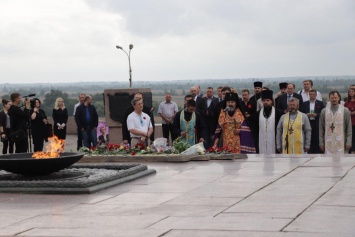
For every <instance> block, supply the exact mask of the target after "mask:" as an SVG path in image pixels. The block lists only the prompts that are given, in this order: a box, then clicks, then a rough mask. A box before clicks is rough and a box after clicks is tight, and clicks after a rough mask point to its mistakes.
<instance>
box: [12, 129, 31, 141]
mask: <svg viewBox="0 0 355 237" xmlns="http://www.w3.org/2000/svg"><path fill="white" fill-rule="evenodd" d="M26 138H27V133H26V131H25V130H23V129H22V128H19V129H17V130H15V131H13V132H12V133H10V134H9V139H11V140H12V141H13V142H19V141H22V140H24V139H26Z"/></svg>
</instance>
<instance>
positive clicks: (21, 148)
mask: <svg viewBox="0 0 355 237" xmlns="http://www.w3.org/2000/svg"><path fill="white" fill-rule="evenodd" d="M15 146H16V152H15V153H26V152H27V149H28V138H27V136H26V139H23V140H21V141H18V142H15Z"/></svg>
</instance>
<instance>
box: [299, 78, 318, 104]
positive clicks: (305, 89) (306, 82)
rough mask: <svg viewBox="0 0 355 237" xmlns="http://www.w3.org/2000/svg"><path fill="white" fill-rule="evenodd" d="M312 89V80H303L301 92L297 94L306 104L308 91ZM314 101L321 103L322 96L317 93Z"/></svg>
mask: <svg viewBox="0 0 355 237" xmlns="http://www.w3.org/2000/svg"><path fill="white" fill-rule="evenodd" d="M312 88H313V81H312V80H304V81H303V90H300V91H299V92H298V94H300V95H301V96H302V100H303V102H306V101H308V100H309V91H310V90H312ZM316 100H320V101H322V95H321V94H320V92H319V91H317V97H316Z"/></svg>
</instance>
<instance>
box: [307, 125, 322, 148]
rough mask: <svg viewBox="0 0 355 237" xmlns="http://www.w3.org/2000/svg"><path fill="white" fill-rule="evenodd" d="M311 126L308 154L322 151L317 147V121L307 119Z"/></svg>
mask: <svg viewBox="0 0 355 237" xmlns="http://www.w3.org/2000/svg"><path fill="white" fill-rule="evenodd" d="M309 122H310V124H311V128H312V134H311V146H310V148H309V150H308V152H307V153H308V154H322V153H323V152H322V151H321V150H320V148H319V121H317V120H309Z"/></svg>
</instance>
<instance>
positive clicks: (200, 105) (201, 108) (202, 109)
mask: <svg viewBox="0 0 355 237" xmlns="http://www.w3.org/2000/svg"><path fill="white" fill-rule="evenodd" d="M198 92H199V88H198V87H197V86H192V87H191V88H190V94H191V95H192V99H193V100H194V101H195V102H196V111H197V112H199V113H200V114H201V116H202V119H203V120H204V115H205V114H206V110H207V105H206V103H204V99H203V98H202V97H201V96H199V94H198Z"/></svg>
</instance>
